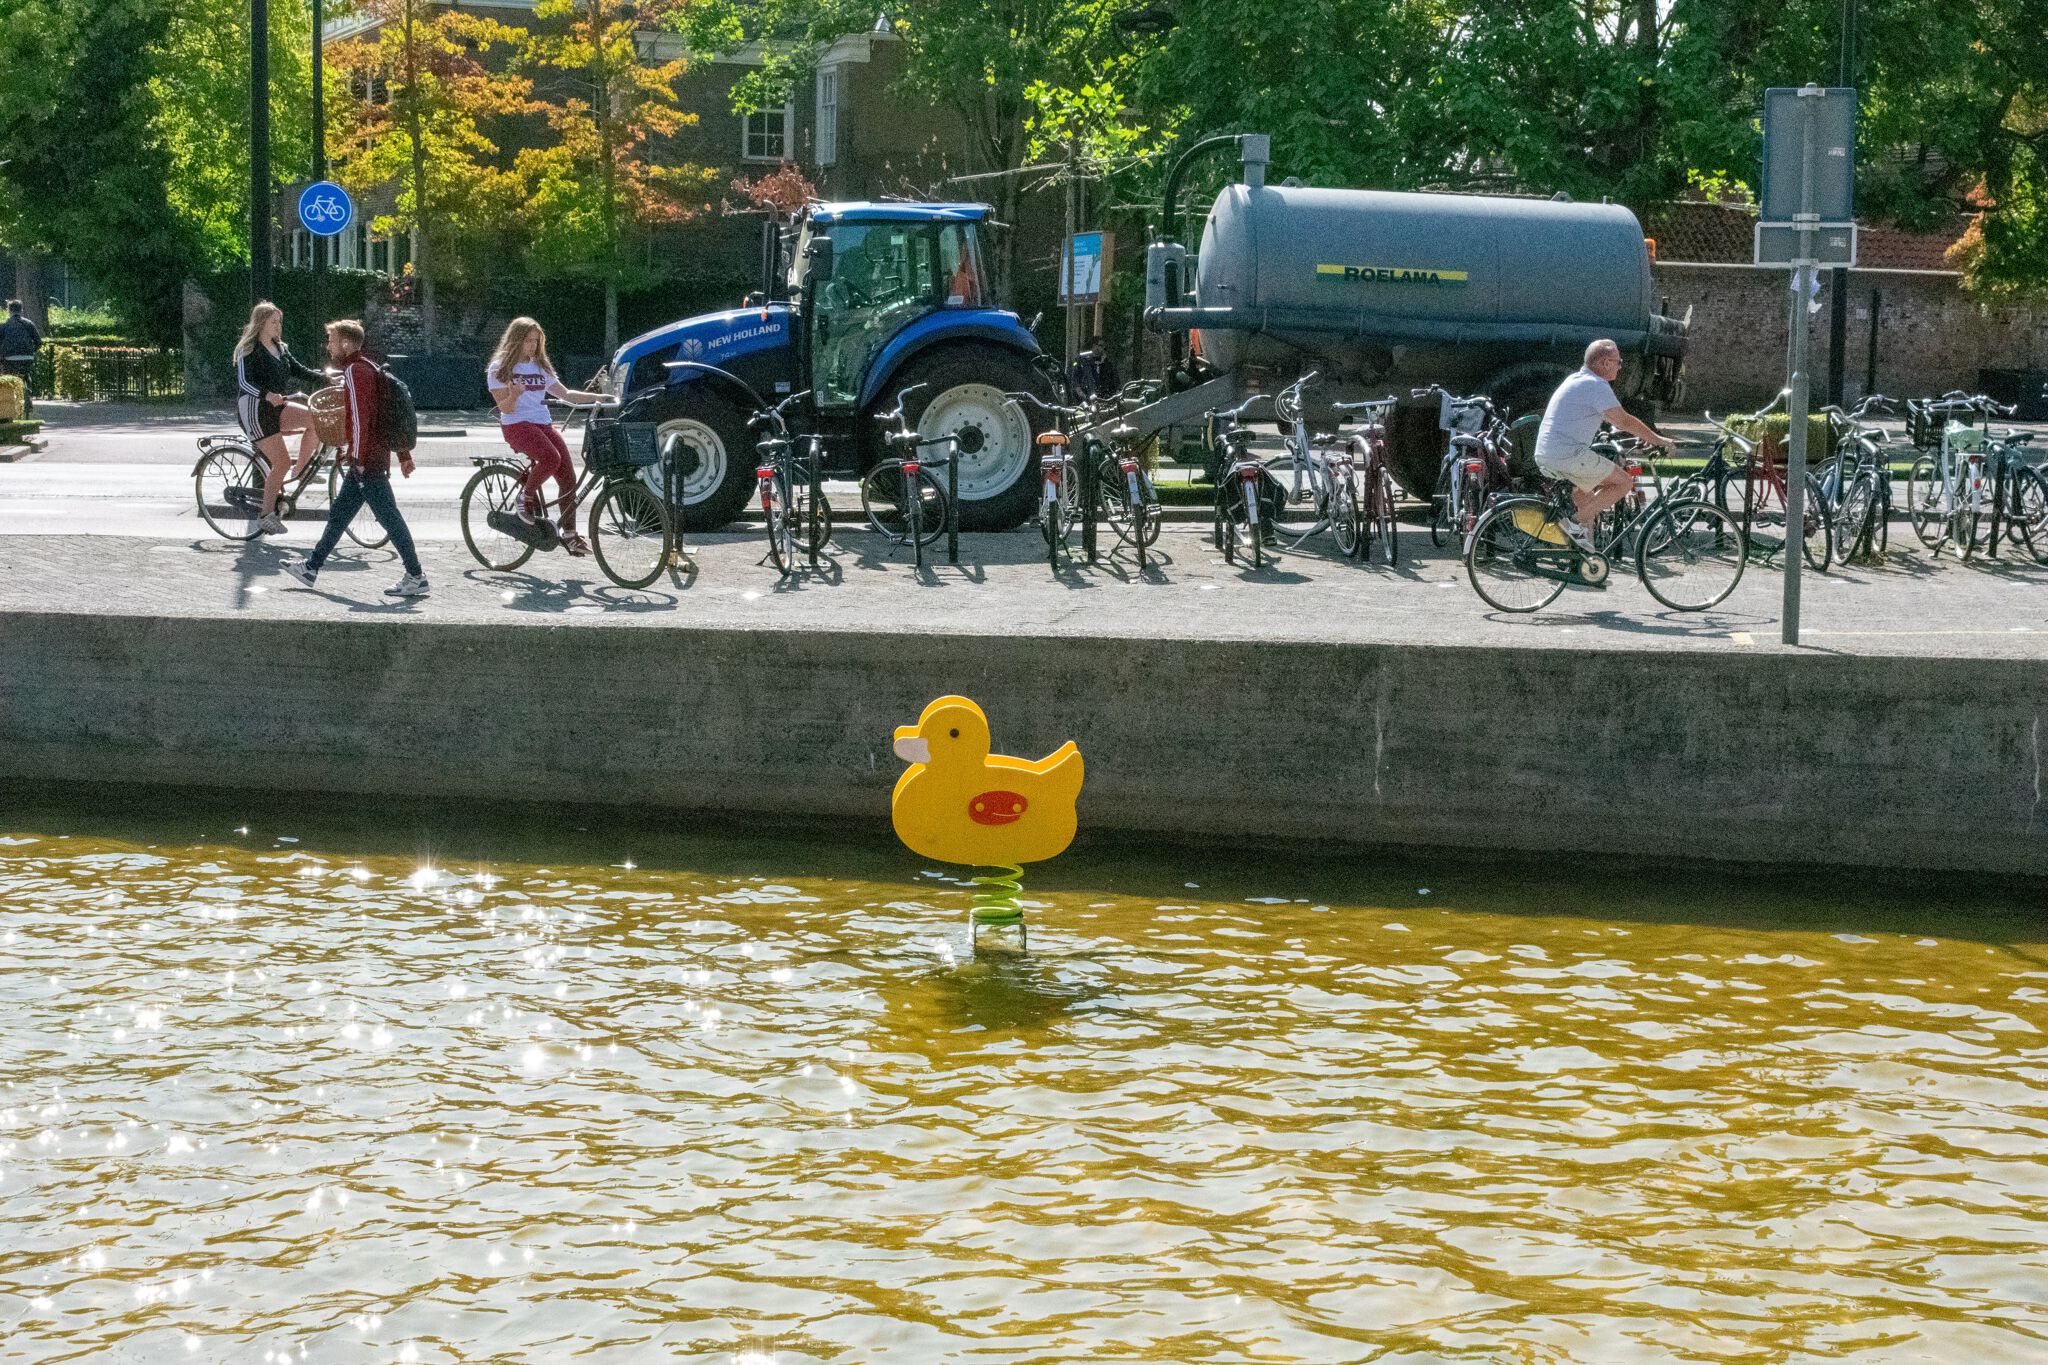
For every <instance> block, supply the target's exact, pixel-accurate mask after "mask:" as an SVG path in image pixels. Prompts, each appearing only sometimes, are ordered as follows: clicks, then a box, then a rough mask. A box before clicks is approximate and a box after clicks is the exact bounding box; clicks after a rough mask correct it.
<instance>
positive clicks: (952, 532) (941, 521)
mask: <svg viewBox="0 0 2048 1365" xmlns="http://www.w3.org/2000/svg"><path fill="white" fill-rule="evenodd" d="M924 387H925V386H924V385H923V384H912V385H910V386H908V387H907V388H903V389H899V390H898V391H897V393H896V406H895V407H894V408H892V409H890V410H889V411H888V412H878V413H876V414H875V420H876V421H877V422H879V423H881V425H882V428H883V435H882V439H883V440H884V441H886V442H887V443H888V445H889V447H890V448H891V449H892V450H895V451H897V452H899V453H898V454H896V455H894V456H892V457H890V458H889V459H886V460H883V461H882V462H881V463H879V464H877V465H876V466H875V467H874V468H873V469H871V470H869V471H868V473H867V477H866V478H864V479H862V480H861V481H860V504H861V508H862V510H864V511H865V512H866V513H867V518H868V525H869V526H871V527H873V528H874V530H875V533H876V534H877V535H880V536H881V537H882V538H883V539H885V540H887V541H889V542H890V543H891V544H894V545H904V544H907V545H909V546H910V549H911V557H912V559H913V561H914V562H915V564H916V566H917V570H918V572H920V573H922V572H923V571H924V547H925V546H927V545H929V544H931V543H932V542H933V541H935V540H937V539H938V538H939V536H940V535H942V534H943V535H944V536H945V537H946V540H947V549H946V553H947V558H948V559H951V560H954V561H956V562H957V561H958V559H959V557H960V550H959V545H960V524H959V521H958V520H957V511H958V508H959V505H960V504H959V500H958V499H957V498H954V497H951V496H949V495H948V494H947V492H946V490H945V489H943V488H941V487H940V486H939V480H938V477H937V476H936V475H935V474H933V473H932V470H933V468H934V467H935V466H936V467H938V468H941V469H944V470H946V471H947V474H948V476H949V478H950V479H952V480H955V481H957V480H958V478H959V469H960V463H959V454H960V438H959V437H958V436H957V435H951V434H949V435H945V436H931V437H926V436H922V435H919V434H918V431H917V428H915V427H913V426H911V425H910V423H909V421H908V420H907V419H906V418H905V417H904V415H903V402H904V400H905V399H906V398H908V397H909V396H910V395H911V394H913V393H916V392H917V391H918V390H919V389H922V388H924ZM933 446H942V447H944V448H945V453H944V454H943V455H940V456H939V457H937V458H936V459H934V458H931V457H929V456H923V455H920V454H919V452H920V451H922V450H925V449H927V448H929V447H933Z"/></svg>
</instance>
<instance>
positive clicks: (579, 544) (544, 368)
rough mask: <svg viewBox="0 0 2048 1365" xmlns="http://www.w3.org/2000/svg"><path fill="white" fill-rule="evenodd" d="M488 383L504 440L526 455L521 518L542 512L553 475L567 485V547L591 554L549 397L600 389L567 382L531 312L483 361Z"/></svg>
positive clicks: (577, 398) (595, 397) (572, 468)
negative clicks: (544, 494)
mask: <svg viewBox="0 0 2048 1365" xmlns="http://www.w3.org/2000/svg"><path fill="white" fill-rule="evenodd" d="M484 384H485V385H486V386H487V387H488V388H489V389H490V391H491V401H492V402H494V403H496V404H497V405H498V430H499V431H500V432H501V433H502V434H503V435H504V437H505V444H506V445H508V446H511V447H512V449H514V450H516V451H518V452H519V453H520V454H521V455H524V456H525V457H526V493H525V496H524V497H522V498H520V500H519V520H520V521H521V522H522V523H523V524H525V525H527V526H531V525H533V524H534V519H535V518H536V517H538V516H539V515H540V509H541V489H542V488H543V487H545V486H546V484H547V481H548V480H549V479H553V480H555V481H556V482H557V483H559V484H560V485H561V487H562V498H561V506H562V519H561V522H560V523H559V530H560V532H561V538H562V548H563V549H565V550H567V551H568V552H569V553H570V554H572V555H587V554H589V553H590V544H589V542H587V541H586V540H584V539H583V537H582V536H579V535H577V534H576V461H575V460H574V458H572V457H571V456H570V454H569V444H568V442H566V441H564V440H563V439H562V433H561V432H559V431H556V430H555V424H554V422H553V420H552V419H550V418H549V416H548V399H549V397H551V396H552V397H555V398H559V399H561V400H562V401H563V402H565V403H598V402H602V401H603V400H604V395H603V394H601V393H585V392H583V391H582V390H581V389H572V388H570V387H569V386H568V385H566V384H564V383H563V382H562V380H561V376H559V375H557V374H556V373H555V363H554V362H553V361H552V360H549V359H548V334H547V332H546V331H545V330H543V329H542V327H541V325H540V324H539V323H538V322H535V321H534V320H533V319H532V318H514V319H512V321H511V322H510V323H508V324H507V325H506V327H505V334H504V335H503V336H501V337H499V338H498V349H497V350H496V351H494V352H492V354H491V363H490V364H488V365H486V366H485V367H484Z"/></svg>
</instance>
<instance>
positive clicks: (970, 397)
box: [742, 346, 1042, 531]
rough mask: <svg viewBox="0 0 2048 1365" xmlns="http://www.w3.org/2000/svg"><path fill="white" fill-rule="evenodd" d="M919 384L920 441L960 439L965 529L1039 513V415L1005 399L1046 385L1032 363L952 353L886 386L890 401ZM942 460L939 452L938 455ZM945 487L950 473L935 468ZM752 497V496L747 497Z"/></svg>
mask: <svg viewBox="0 0 2048 1365" xmlns="http://www.w3.org/2000/svg"><path fill="white" fill-rule="evenodd" d="M911 384H923V385H926V386H927V387H925V388H923V389H921V390H919V391H918V392H916V393H914V394H912V395H910V399H909V403H908V405H907V407H906V408H905V411H904V416H905V417H906V418H908V419H909V422H910V424H911V425H912V426H913V427H915V428H917V431H918V433H919V434H920V435H922V436H924V437H926V438H930V437H934V436H957V437H959V438H960V454H959V460H960V529H961V530H963V531H1007V530H1009V529H1010V528H1012V527H1014V526H1021V525H1023V524H1024V522H1025V521H1026V520H1027V519H1029V518H1030V516H1031V514H1032V513H1033V512H1034V511H1036V510H1037V501H1036V496H1035V495H1036V494H1037V492H1038V485H1037V481H1036V480H1035V479H1034V478H1033V477H1032V474H1033V472H1034V470H1035V469H1036V467H1037V464H1038V447H1037V446H1036V445H1035V444H1034V442H1035V440H1036V438H1037V435H1038V430H1039V428H1038V426H1037V425H1036V423H1037V422H1039V421H1041V420H1042V419H1041V418H1040V417H1038V416H1037V410H1036V409H1033V410H1031V411H1029V412H1027V411H1026V410H1025V409H1024V408H1023V407H1022V406H1020V405H1019V404H1016V403H1012V402H1010V401H1009V400H1008V399H1006V398H1004V397H1003V392H1004V391H1005V390H1011V391H1015V392H1030V393H1036V392H1039V391H1040V389H1041V385H1042V381H1041V380H1040V378H1039V375H1038V371H1036V370H1034V369H1033V368H1032V367H1031V361H1030V360H1029V358H1027V357H1025V356H1021V355H1019V354H1017V353H1016V352H1014V351H1005V350H1000V349H998V348H996V347H994V346H948V347H945V348H943V349H941V350H938V351H935V352H928V353H927V354H925V355H921V356H919V357H917V358H916V359H914V360H912V361H911V362H910V363H909V364H908V365H905V366H904V367H903V368H902V369H901V370H900V371H898V372H897V373H896V374H895V375H893V376H891V377H890V379H889V382H888V384H887V386H886V388H887V393H886V394H885V395H884V399H883V401H890V400H891V399H893V397H894V395H895V393H896V392H897V390H899V389H902V388H904V387H906V386H907V385H911ZM935 453H936V452H935ZM932 473H933V474H934V475H936V476H937V478H938V480H939V486H940V487H941V488H944V487H945V486H946V471H945V469H944V468H942V467H939V466H934V467H933V469H932ZM742 496H744V495H742Z"/></svg>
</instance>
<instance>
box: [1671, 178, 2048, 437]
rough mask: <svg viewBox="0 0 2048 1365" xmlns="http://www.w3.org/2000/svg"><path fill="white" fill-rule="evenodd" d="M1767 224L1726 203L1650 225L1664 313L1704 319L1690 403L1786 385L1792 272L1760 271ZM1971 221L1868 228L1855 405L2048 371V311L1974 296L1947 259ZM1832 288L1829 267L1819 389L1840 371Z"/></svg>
mask: <svg viewBox="0 0 2048 1365" xmlns="http://www.w3.org/2000/svg"><path fill="white" fill-rule="evenodd" d="M1755 225H1756V218H1755V216H1754V214H1752V213H1751V212H1749V211H1748V210H1746V209H1741V208H1735V207H1731V206H1728V205H1723V204H1703V203H1678V204H1667V205H1664V206H1662V207H1661V208H1657V209H1653V210H1651V211H1650V212H1649V213H1648V214H1646V215H1645V216H1644V230H1645V231H1646V232H1648V233H1649V234H1650V236H1651V237H1652V238H1653V239H1654V240H1655V241H1656V243H1657V263H1656V268H1655V278H1656V285H1657V289H1658V292H1659V293H1660V295H1662V296H1663V298H1664V299H1665V300H1667V302H1666V305H1665V307H1664V310H1663V311H1665V312H1667V313H1669V314H1670V315H1672V316H1674V317H1683V316H1685V314H1686V312H1687V311H1688V310H1690V311H1691V313H1692V331H1691V336H1690V346H1689V350H1688V354H1687V358H1686V365H1685V374H1686V390H1685V399H1684V402H1685V406H1687V407H1692V408H1702V407H1705V408H1713V409H1715V410H1717V411H1719V410H1721V409H1724V408H1745V407H1754V406H1757V405H1759V404H1761V403H1763V402H1764V401H1766V400H1767V399H1768V398H1770V396H1771V395H1772V394H1774V393H1776V392H1777V391H1778V389H1779V388H1781V387H1782V386H1783V385H1784V382H1785V355H1786V347H1787V343H1788V340H1789V331H1790V317H1791V294H1790V292H1789V289H1788V284H1789V281H1790V275H1789V272H1787V271H1784V270H1760V269H1758V268H1757V267H1755V266H1753V265H1751V264H1750V261H1751V259H1752V250H1753V242H1752V237H1753V230H1754V228H1755ZM1968 225H1969V220H1968V219H1967V218H1958V219H1956V220H1955V221H1954V222H1952V223H1950V224H1949V225H1948V226H1947V227H1945V228H1944V229H1943V230H1942V231H1940V232H1928V233H1915V232H1903V231H1900V230H1899V229H1897V228H1892V227H1884V226H1870V227H1865V228H1864V229H1863V230H1862V232H1861V234H1860V240H1859V243H1858V252H1857V255H1858V264H1857V267H1856V268H1855V269H1854V270H1851V271H1849V272H1848V286H1847V299H1848V304H1849V313H1848V317H1849V325H1848V331H1847V345H1846V346H1845V348H1844V350H1845V353H1846V354H1845V362H1846V363H1845V366H1844V373H1845V376H1846V383H1845V389H1846V393H1847V396H1848V397H1850V398H1851V399H1854V398H1857V397H1860V396H1861V395H1862V394H1864V393H1866V392H1873V391H1874V392H1879V393H1888V394H1890V395H1892V396H1893V397H1895V398H1906V397H1919V396H1924V395H1928V394H1937V393H1943V392H1946V391H1947V390H1949V389H1966V390H1970V391H1973V392H1974V391H1975V390H1977V389H1978V388H1979V387H1980V386H1981V385H1980V379H1979V372H1980V371H1983V370H1987V369H2020V370H2040V369H2048V308H2044V307H2043V306H2041V305H2038V304H2025V303H2004V302H1987V301H1980V300H1978V299H1975V298H1972V297H1971V296H1970V295H1968V294H1966V293H1964V292H1963V289H1962V276H1961V273H1960V272H1959V271H1957V270H1956V269H1955V267H1954V266H1953V265H1952V264H1951V263H1950V261H1949V258H1948V252H1949V248H1950V247H1952V246H1954V245H1955V243H1956V241H1957V240H1958V239H1959V238H1960V237H1961V236H1962V235H1963V231H1964V229H1965V228H1967V227H1968ZM1832 288H1833V277H1832V274H1831V273H1828V272H1824V273H1823V275H1822V285H1821V291H1820V295H1819V297H1818V298H1817V299H1816V300H1814V301H1813V302H1815V303H1817V304H1818V305H1819V308H1818V310H1817V311H1815V310H1809V311H1808V312H1807V314H1806V317H1807V322H1808V325H1809V326H1810V327H1811V328H1812V329H1813V330H1812V340H1813V373H1814V377H1815V387H1816V391H1819V390H1820V388H1821V386H1822V385H1823V384H1824V383H1825V380H1826V376H1827V373H1828V349H1829V348H1828V311H1829V309H1830V307H1831V306H1832V303H1831V300H1830V298H1829V290H1830V289H1832ZM1873 372H1874V379H1875V382H1874V384H1873V383H1872V378H1873Z"/></svg>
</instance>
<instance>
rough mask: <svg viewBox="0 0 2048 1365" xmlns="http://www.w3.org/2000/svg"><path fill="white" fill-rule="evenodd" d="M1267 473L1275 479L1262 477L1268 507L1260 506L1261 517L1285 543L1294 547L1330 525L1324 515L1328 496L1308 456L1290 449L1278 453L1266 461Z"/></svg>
mask: <svg viewBox="0 0 2048 1365" xmlns="http://www.w3.org/2000/svg"><path fill="white" fill-rule="evenodd" d="M1266 476H1267V478H1269V479H1271V480H1272V482H1271V483H1264V480H1261V483H1262V484H1264V487H1265V492H1264V493H1263V494H1262V496H1263V497H1264V498H1265V506H1263V507H1261V508H1260V509H1259V512H1260V516H1261V518H1262V519H1263V520H1264V521H1265V522H1266V523H1267V526H1266V529H1267V530H1269V531H1271V532H1272V533H1273V534H1274V535H1276V536H1278V537H1279V538H1280V541H1281V543H1282V544H1283V545H1284V546H1286V547H1287V548H1288V549H1290V550H1291V549H1293V548H1294V547H1295V546H1297V545H1299V544H1301V542H1303V541H1304V540H1307V539H1308V538H1309V537H1310V536H1312V535H1314V534H1315V533H1316V532H1318V531H1320V530H1322V529H1323V528H1324V527H1325V526H1327V525H1329V522H1328V521H1327V520H1326V519H1325V518H1324V515H1323V514H1324V511H1325V510H1326V508H1327V507H1328V499H1327V498H1326V497H1325V496H1324V494H1323V492H1322V485H1321V483H1320V481H1319V480H1318V479H1317V477H1316V469H1315V466H1314V465H1313V464H1311V463H1310V462H1309V461H1308V460H1307V459H1305V458H1303V457H1302V456H1300V455H1297V454H1295V453H1294V452H1293V451H1291V450H1290V451H1288V452H1287V453H1286V454H1284V455H1275V456H1274V457H1273V458H1272V459H1270V460H1268V461H1266Z"/></svg>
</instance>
